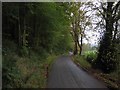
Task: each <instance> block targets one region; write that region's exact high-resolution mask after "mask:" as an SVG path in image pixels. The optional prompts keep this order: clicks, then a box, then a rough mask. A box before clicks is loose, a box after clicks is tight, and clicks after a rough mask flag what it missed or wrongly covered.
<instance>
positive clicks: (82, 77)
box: [47, 56, 107, 88]
mask: <svg viewBox="0 0 120 90" xmlns="http://www.w3.org/2000/svg"><path fill="white" fill-rule="evenodd" d="M47 88H107V87H106V86H105V85H104V84H103V83H102V82H100V81H98V80H97V79H96V78H94V77H93V76H91V75H89V74H88V73H87V72H85V71H83V70H82V69H80V68H79V67H77V66H76V64H74V63H73V61H72V60H71V58H70V57H69V56H61V57H59V58H58V59H57V60H56V61H55V63H54V64H53V66H52V68H51V72H50V73H49V77H48V85H47Z"/></svg>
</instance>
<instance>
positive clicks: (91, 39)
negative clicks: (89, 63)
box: [83, 0, 101, 46]
mask: <svg viewBox="0 0 120 90" xmlns="http://www.w3.org/2000/svg"><path fill="white" fill-rule="evenodd" d="M96 3H97V6H99V5H100V3H98V2H97V1H96V0H94V2H93V4H96ZM83 8H84V6H83ZM89 9H91V8H87V10H89ZM95 14H96V12H95V11H94V12H93V11H89V12H88V13H87V14H86V15H87V16H89V15H91V16H90V17H91V21H92V23H96V22H99V21H100V20H101V18H96V17H95ZM92 26H93V27H92V28H91V27H88V28H87V29H86V30H85V34H86V36H87V39H88V40H86V39H85V38H84V39H83V43H85V44H87V43H89V44H90V45H92V46H96V45H98V42H99V38H100V33H98V32H97V31H95V30H94V27H96V25H94V24H92Z"/></svg>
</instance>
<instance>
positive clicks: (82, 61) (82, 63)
mask: <svg viewBox="0 0 120 90" xmlns="http://www.w3.org/2000/svg"><path fill="white" fill-rule="evenodd" d="M73 59H74V62H75V63H77V64H80V66H81V67H84V68H87V69H89V68H91V64H90V63H89V62H87V61H86V60H85V59H84V57H83V56H80V55H76V56H74V57H73Z"/></svg>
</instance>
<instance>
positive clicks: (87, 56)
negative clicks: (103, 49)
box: [85, 51, 97, 64]
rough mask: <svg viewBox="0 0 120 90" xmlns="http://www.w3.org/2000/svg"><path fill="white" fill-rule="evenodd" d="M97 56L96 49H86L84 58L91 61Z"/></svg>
mask: <svg viewBox="0 0 120 90" xmlns="http://www.w3.org/2000/svg"><path fill="white" fill-rule="evenodd" d="M96 58H97V52H96V51H87V52H85V59H86V60H87V61H88V62H89V63H91V64H92V63H93V62H94V61H95V60H96Z"/></svg>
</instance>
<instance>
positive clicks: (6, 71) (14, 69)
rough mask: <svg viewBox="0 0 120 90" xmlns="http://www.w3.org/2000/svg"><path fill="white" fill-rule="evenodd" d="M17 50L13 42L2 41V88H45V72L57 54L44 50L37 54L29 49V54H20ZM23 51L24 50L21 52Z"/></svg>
mask: <svg viewBox="0 0 120 90" xmlns="http://www.w3.org/2000/svg"><path fill="white" fill-rule="evenodd" d="M7 45H8V46H7ZM18 52H19V51H18V49H17V46H16V44H15V43H14V42H12V41H9V42H8V41H7V42H6V43H5V42H4V47H3V54H2V56H3V58H2V62H3V65H2V66H3V67H2V69H3V70H2V71H3V73H2V78H3V81H2V86H3V88H46V85H47V77H46V72H49V70H50V68H51V66H52V63H53V62H54V60H55V59H56V58H57V57H58V55H55V54H47V53H46V52H45V53H44V52H42V53H41V54H40V53H39V54H38V53H36V52H34V51H32V50H31V53H30V55H26V54H24V55H22V56H21V55H19V54H18ZM23 52H24V50H23V51H22V54H23ZM46 65H47V66H48V69H49V70H48V71H47V69H46Z"/></svg>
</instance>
